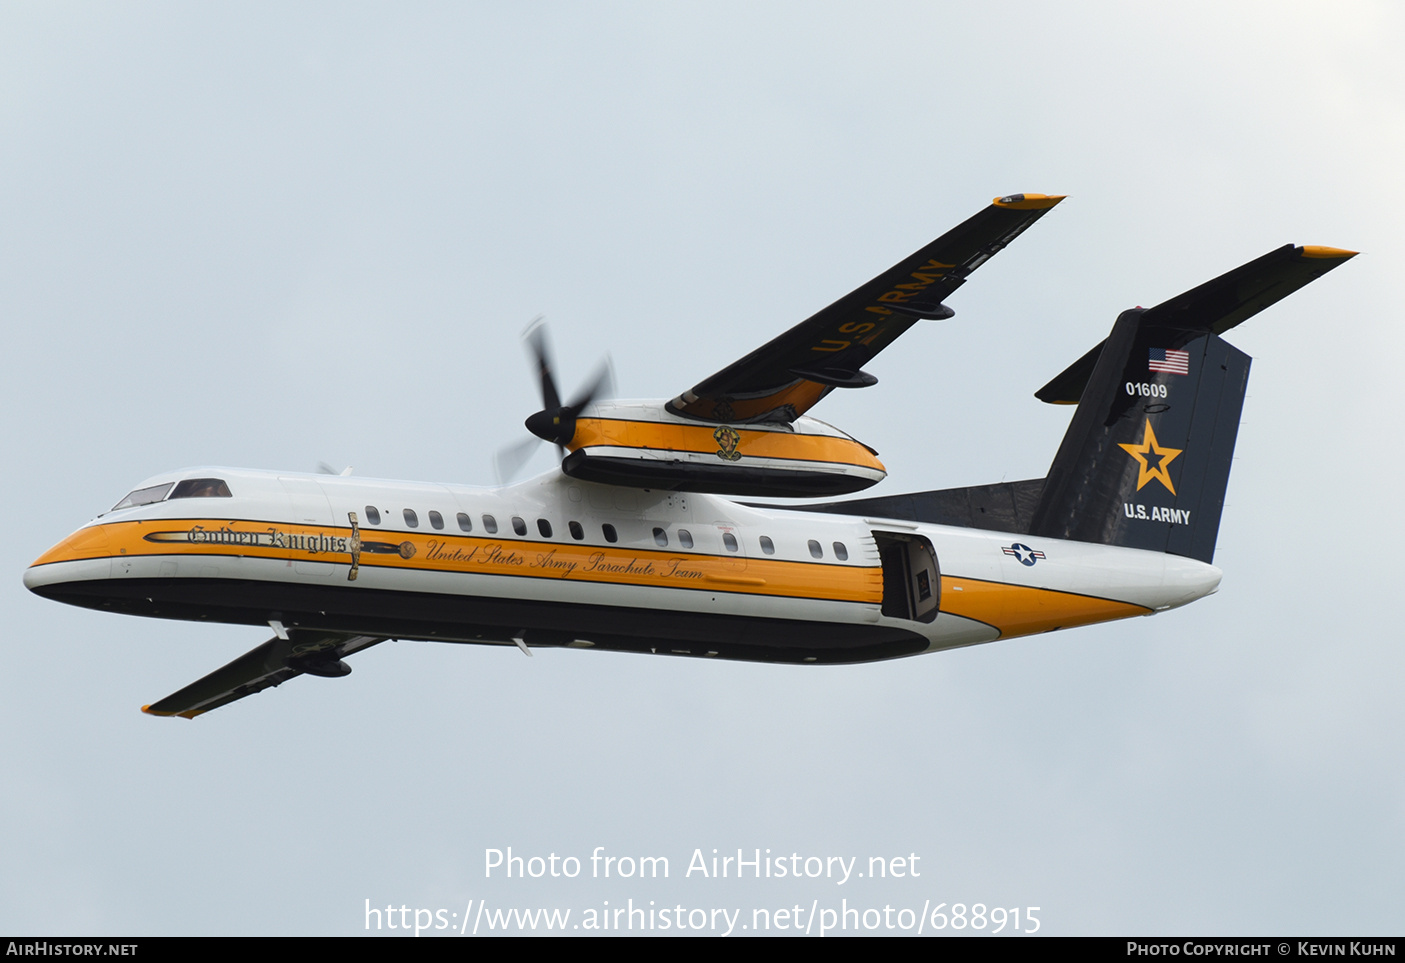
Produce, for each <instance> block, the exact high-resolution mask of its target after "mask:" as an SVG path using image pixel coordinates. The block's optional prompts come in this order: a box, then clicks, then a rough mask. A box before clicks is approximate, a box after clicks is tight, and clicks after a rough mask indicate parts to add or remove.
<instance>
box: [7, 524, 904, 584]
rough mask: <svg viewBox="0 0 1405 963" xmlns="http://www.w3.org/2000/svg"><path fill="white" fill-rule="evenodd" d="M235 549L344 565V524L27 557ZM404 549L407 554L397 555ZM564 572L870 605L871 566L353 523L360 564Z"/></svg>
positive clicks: (172, 537)
mask: <svg viewBox="0 0 1405 963" xmlns="http://www.w3.org/2000/svg"><path fill="white" fill-rule="evenodd" d="M152 555H162V556H168V557H170V556H177V557H179V556H185V557H190V556H196V557H199V556H229V555H236V556H245V557H250V558H268V559H285V560H288V561H290V562H327V563H329V564H335V565H350V564H351V529H350V528H339V527H319V526H315V525H293V524H287V523H283V522H250V521H231V520H228V519H152V520H144V521H131V522H112V523H109V524H106V525H100V526H94V527H92V528H85V529H80V530H79V531H78V532H75V533H74V534H73V535H71V536H69V537H68V538H67V539H65V540H64V541H62V542H60V543H59V544H58V545H56V546H54V547H53V548H52V549H50V550H49V551H48V552H46V553H44V555H43V556H42V557H40V558H39V559H38V561H36V562H35V563H34V564H35V565H47V564H50V563H53V562H66V561H77V560H82V559H97V558H116V559H122V558H134V557H139V556H152ZM406 556H408V557H406ZM367 567H382V568H395V569H409V570H418V571H435V572H457V573H462V574H469V573H471V574H478V575H507V576H517V577H527V578H553V579H569V580H571V581H584V582H604V583H610V584H615V585H641V586H653V587H657V588H685V589H694V590H702V591H714V592H731V593H741V594H746V595H771V596H783V597H788V598H811V599H825V600H832V601H838V602H862V603H868V604H871V605H878V604H880V603H881V602H882V600H883V573H882V569H880V568H879V567H877V566H873V567H869V566H861V565H834V564H824V563H819V562H813V563H809V562H790V561H781V560H778V559H769V558H749V557H746V556H740V555H738V556H725V555H708V554H704V553H694V552H668V551H655V550H649V549H635V548H627V547H624V546H619V545H585V544H580V543H575V542H540V541H530V540H526V539H523V540H517V539H512V538H484V537H474V536H460V535H447V534H445V533H443V532H432V533H423V534H421V533H418V532H388V531H381V530H377V529H366V528H363V529H361V568H363V569H365V568H367Z"/></svg>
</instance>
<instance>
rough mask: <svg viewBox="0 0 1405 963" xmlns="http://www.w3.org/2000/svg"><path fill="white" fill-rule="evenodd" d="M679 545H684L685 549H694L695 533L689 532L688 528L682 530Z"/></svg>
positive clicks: (679, 533)
mask: <svg viewBox="0 0 1405 963" xmlns="http://www.w3.org/2000/svg"><path fill="white" fill-rule="evenodd" d="M678 544H679V545H682V546H683V547H684V548H692V547H693V533H692V532H690V531H688V530H687V529H686V528H680V529H679V530H678Z"/></svg>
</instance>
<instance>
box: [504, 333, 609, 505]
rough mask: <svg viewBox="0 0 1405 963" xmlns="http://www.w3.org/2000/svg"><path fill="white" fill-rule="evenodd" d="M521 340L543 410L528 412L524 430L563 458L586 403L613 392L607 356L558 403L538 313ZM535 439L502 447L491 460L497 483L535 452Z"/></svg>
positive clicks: (559, 398)
mask: <svg viewBox="0 0 1405 963" xmlns="http://www.w3.org/2000/svg"><path fill="white" fill-rule="evenodd" d="M522 340H523V342H524V343H525V344H526V346H527V351H528V353H529V354H530V355H531V357H532V362H533V364H534V365H535V367H536V369H537V377H538V379H539V381H540V387H541V397H542V410H541V411H538V412H537V413H536V414H534V415H531V416H530V417H528V418H527V421H526V422H525V424H526V426H527V430H528V431H530V432H531V433H532V434H534V435H536V436H537V438H539V439H541V441H549V442H551V443H552V444H554V445H555V446H556V447H557V448H559V449H560V450H561V454H562V456H563V457H564V456H565V454H566V446H567V445H568V444H570V441H571V439H572V438H574V437H575V434H576V418H577V417H579V415H580V413H581V412H582V411H583V410H585V408H586V406H588V405H590V404H592V403H593V402H595V401H598V400H600V399H602V398H609V397H610V396H612V395H613V394H614V393H615V376H614V371H613V370H612V368H611V365H610V359H609V357H608V356H607V357H606V358H605V360H604V361H602V362H601V363H600V366H599V367H598V368H597V369H596V371H595V374H594V375H593V376H592V377H591V379H590V381H588V382H587V383H586V386H585V388H583V389H582V390H581V391H579V392H577V393H576V395H575V397H574V398H572V399H571V401H570V403H569V404H564V405H563V404H562V403H561V392H560V390H558V388H557V386H556V375H555V370H556V365H555V362H554V361H553V359H552V352H551V343H550V340H549V339H548V338H547V333H546V322H545V321H544V320H543V319H542V317H541V316H540V315H538V316H537V317H536V318H534V319H533V320H532V323H531V324H530V325H529V326H528V327H527V331H526V333H524V334H523V335H522ZM538 444H540V442H538V441H537V440H536V439H530V438H528V439H524V440H523V441H519V442H517V443H516V444H513V445H509V446H508V447H507V448H504V449H501V450H500V451H499V452H498V453H497V456H496V457H495V458H494V459H493V461H494V466H495V468H496V469H497V474H498V483H499V484H503V483H505V482H506V481H507V480H509V479H511V478H512V477H513V476H514V475H516V474H517V473H518V472H519V471H521V470H522V466H523V465H525V464H526V463H527V460H528V459H529V458H531V457H532V454H533V452H535V451H536V449H537V446H538Z"/></svg>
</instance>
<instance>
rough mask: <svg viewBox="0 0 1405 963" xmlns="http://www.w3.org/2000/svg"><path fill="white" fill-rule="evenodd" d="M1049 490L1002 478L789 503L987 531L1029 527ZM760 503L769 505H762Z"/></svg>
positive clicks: (800, 508) (1039, 483)
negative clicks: (991, 481)
mask: <svg viewBox="0 0 1405 963" xmlns="http://www.w3.org/2000/svg"><path fill="white" fill-rule="evenodd" d="M1043 491H1044V479H1042V478H1031V479H1029V480H1027V481H1014V482H998V483H997V484H994V485H974V486H972V487H970V488H944V489H941V490H939V491H930V492H911V493H909V494H906V495H883V496H881V497H878V498H855V499H851V500H850V501H844V502H822V503H820V504H813V505H788V506H786V508H787V510H788V511H797V512H821V513H823V514H826V515H830V514H833V515H858V516H861V517H863V518H893V519H900V520H904V521H909V522H928V523H930V524H932V525H951V526H954V527H956V528H979V529H982V530H984V531H988V532H1013V533H1015V534H1017V535H1022V534H1024V533H1026V532H1028V531H1029V526H1030V523H1031V521H1032V520H1033V518H1034V509H1035V507H1036V506H1037V505H1038V504H1039V497H1040V495H1041V494H1042V493H1043ZM757 507H758V508H759V507H769V506H761V505H758V506H757Z"/></svg>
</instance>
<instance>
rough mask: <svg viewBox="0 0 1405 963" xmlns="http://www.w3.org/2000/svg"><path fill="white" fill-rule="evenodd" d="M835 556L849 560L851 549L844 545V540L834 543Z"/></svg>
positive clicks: (841, 559)
mask: <svg viewBox="0 0 1405 963" xmlns="http://www.w3.org/2000/svg"><path fill="white" fill-rule="evenodd" d="M834 557H835V558H837V559H839V561H841V562H847V561H849V550H848V549H847V548H845V547H844V543H843V542H835V543H834Z"/></svg>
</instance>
